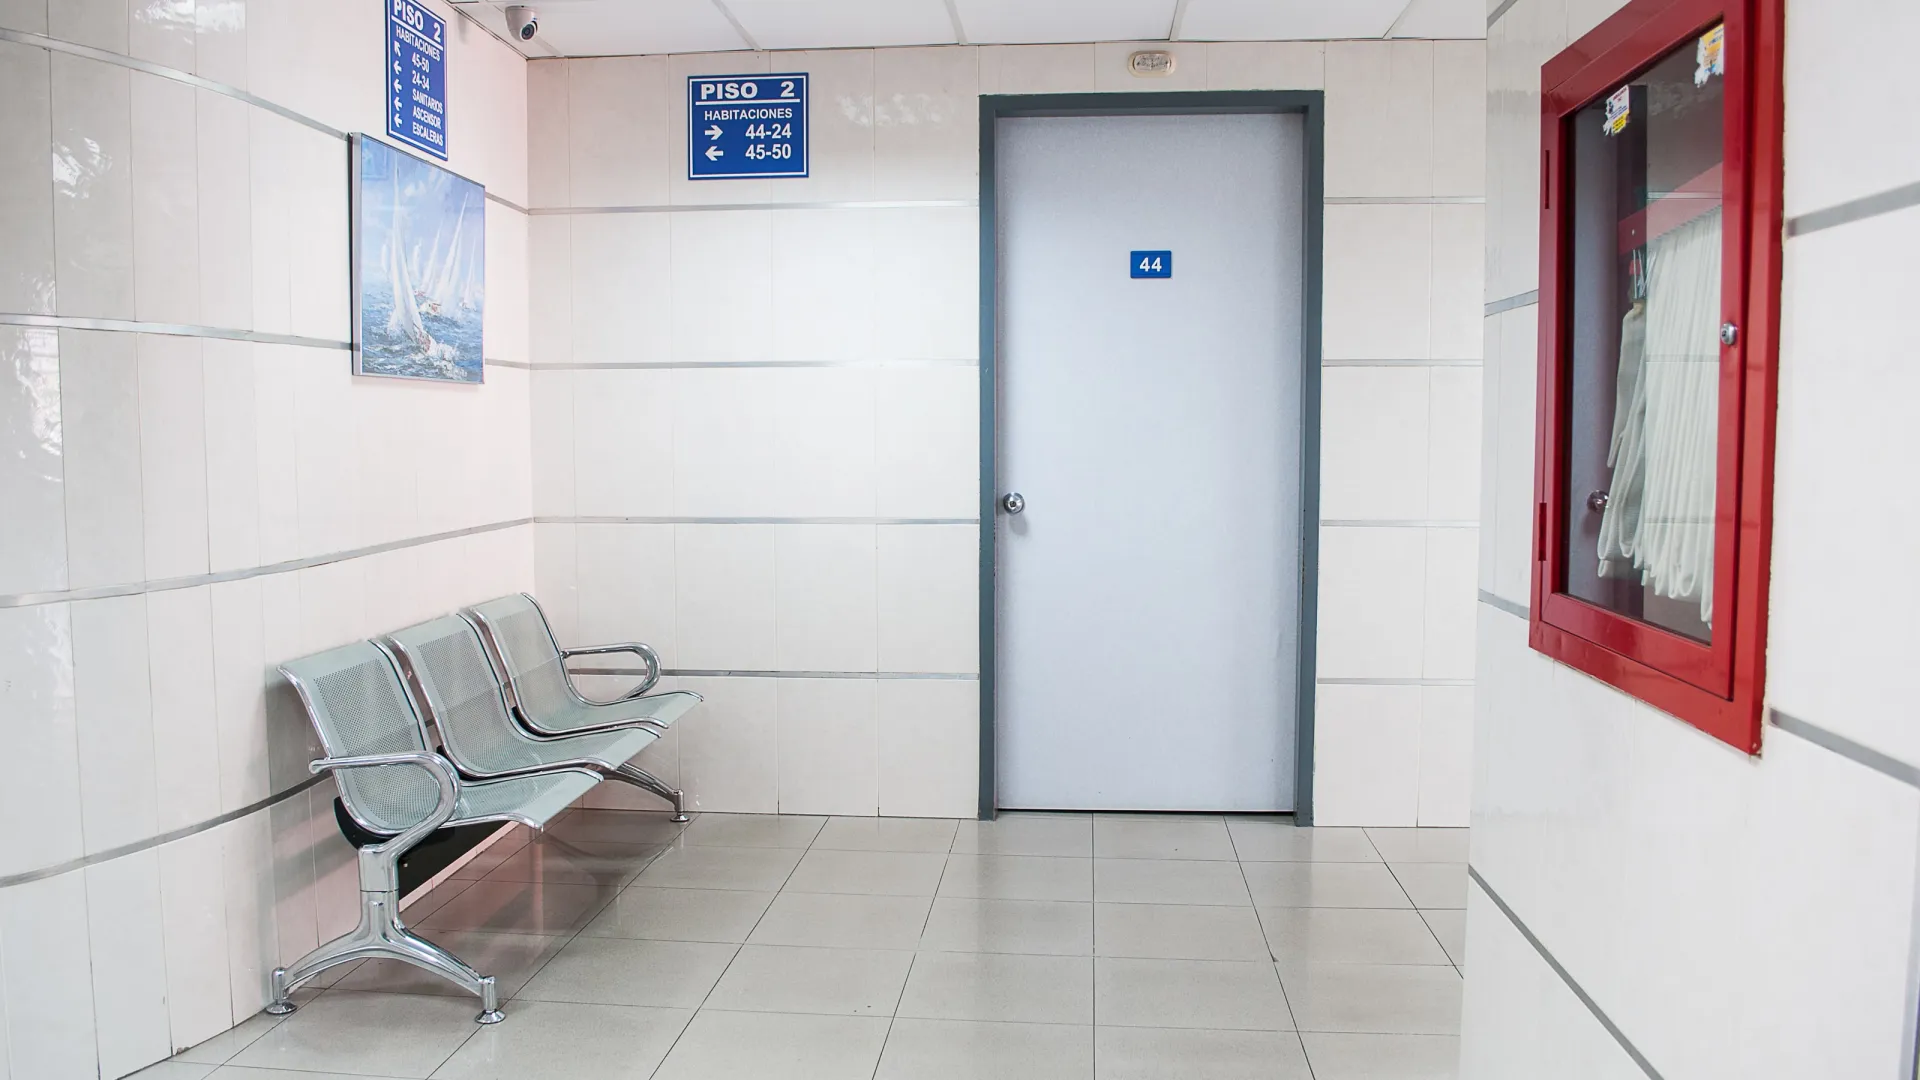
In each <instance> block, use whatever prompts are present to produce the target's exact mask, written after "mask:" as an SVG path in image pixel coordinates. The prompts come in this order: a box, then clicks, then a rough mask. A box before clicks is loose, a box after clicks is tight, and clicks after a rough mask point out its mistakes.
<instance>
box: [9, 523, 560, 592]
mask: <svg viewBox="0 0 1920 1080" xmlns="http://www.w3.org/2000/svg"><path fill="white" fill-rule="evenodd" d="M533 521H534V519H532V518H530V517H523V518H509V519H508V520H506V521H494V522H489V523H487V524H485V525H470V526H468V527H466V528H464V529H449V530H447V531H445V532H437V533H428V534H426V535H424V536H410V537H406V538H403V539H400V540H388V541H386V542H385V543H380V544H369V545H367V546H365V547H357V548H349V549H347V550H345V551H335V552H329V553H327V554H324V555H309V556H306V557H304V558H299V559H286V560H283V561H281V562H276V563H266V564H264V565H261V566H249V567H242V568H239V569H236V570H221V571H217V572H215V573H211V574H192V575H188V576H186V577H177V578H157V579H154V580H152V581H135V582H127V583H124V584H120V585H95V586H90V587H88V588H84V589H64V590H60V591H57V592H37V593H14V594H12V595H10V596H0V608H22V607H39V606H41V605H44V604H61V603H68V602H71V601H79V600H103V599H106V598H108V597H114V596H144V595H146V594H148V593H158V592H173V591H175V590H178V589H194V588H199V587H200V586H203V585H218V584H221V583H222V582H228V581H245V580H247V579H249V578H259V577H270V576H273V575H275V574H285V573H290V572H292V571H295V570H308V569H311V568H313V567H316V566H327V565H330V564H332V563H339V562H348V561H351V560H353V559H363V558H366V557H368V556H370V555H382V554H385V553H387V552H389V551H400V550H402V549H405V548H411V547H420V546H422V545H425V544H434V543H439V542H440V541H443V540H457V539H460V538H461V537H466V536H479V535H481V534H482V533H490V532H498V531H500V530H501V529H511V528H515V527H518V526H521V525H531V524H533Z"/></svg>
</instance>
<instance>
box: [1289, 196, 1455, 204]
mask: <svg viewBox="0 0 1920 1080" xmlns="http://www.w3.org/2000/svg"><path fill="white" fill-rule="evenodd" d="M1486 201H1487V197H1486V196H1484V195H1329V196H1327V197H1326V198H1325V199H1322V200H1321V202H1324V203H1326V204H1327V205H1328V206H1478V205H1480V204H1482V203H1484V202H1486Z"/></svg>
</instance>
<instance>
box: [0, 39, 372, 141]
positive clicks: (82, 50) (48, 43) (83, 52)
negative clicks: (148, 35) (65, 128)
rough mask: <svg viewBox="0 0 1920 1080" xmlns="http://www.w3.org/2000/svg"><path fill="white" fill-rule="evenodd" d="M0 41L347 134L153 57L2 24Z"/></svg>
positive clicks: (342, 135) (336, 134)
mask: <svg viewBox="0 0 1920 1080" xmlns="http://www.w3.org/2000/svg"><path fill="white" fill-rule="evenodd" d="M0 41H11V42H14V43H16V44H20V45H30V46H33V47H35V48H40V49H47V50H49V51H51V52H62V53H67V54H69V55H72V56H78V57H82V58H84V59H87V60H98V61H100V62H101V63H104V64H113V65H116V66H118V67H124V68H130V69H132V70H134V71H140V72H145V73H146V74H148V75H155V76H158V77H160V78H162V79H171V80H172V81H174V82H178V83H184V84H186V85H188V86H191V87H194V88H196V89H200V90H207V91H211V92H213V93H216V94H222V95H225V96H227V97H230V98H233V99H235V100H237V101H244V102H246V103H247V104H249V105H252V106H254V107H256V108H261V109H265V110H267V111H268V112H271V113H274V114H276V115H278V116H282V117H285V118H286V119H288V120H291V121H293V122H294V123H296V124H301V125H303V126H305V127H309V128H312V129H313V130H314V131H317V132H320V133H321V134H322V135H330V136H332V137H334V138H336V139H339V140H341V141H342V142H344V141H346V138H347V133H346V132H344V131H341V130H339V129H338V128H335V127H333V126H331V125H329V124H323V123H321V122H320V121H318V120H315V119H314V118H312V117H310V116H307V115H304V114H302V113H299V112H295V111H294V110H292V109H289V108H287V107H286V106H284V105H280V104H277V103H275V102H272V101H268V100H267V99H266V98H263V97H260V96H259V95H257V94H250V93H248V92H247V91H245V90H242V89H240V88H239V87H237V86H229V85H228V84H226V83H223V82H215V81H214V80H212V79H208V78H204V77H202V76H199V75H195V74H193V73H192V72H188V71H181V70H180V69H178V68H171V67H167V66H166V65H164V64H156V63H153V62H152V61H150V60H140V59H137V58H135V57H131V56H126V55H123V54H121V53H117V52H113V51H111V50H108V49H97V48H94V47H93V46H91V45H82V44H79V43H78V42H73V41H63V40H61V39H60V38H55V37H48V36H47V35H45V34H31V33H27V32H26V31H23V30H8V29H6V28H5V27H0Z"/></svg>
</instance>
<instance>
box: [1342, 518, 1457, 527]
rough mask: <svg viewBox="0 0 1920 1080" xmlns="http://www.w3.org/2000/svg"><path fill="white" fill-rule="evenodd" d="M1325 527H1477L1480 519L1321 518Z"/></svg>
mask: <svg viewBox="0 0 1920 1080" xmlns="http://www.w3.org/2000/svg"><path fill="white" fill-rule="evenodd" d="M1320 527H1321V528H1323V529H1477V528H1479V527H1480V523H1479V522H1478V521H1411V520H1408V521H1373V520H1365V521H1363V520H1358V519H1345V518H1342V519H1338V520H1336V519H1333V518H1322V519H1320Z"/></svg>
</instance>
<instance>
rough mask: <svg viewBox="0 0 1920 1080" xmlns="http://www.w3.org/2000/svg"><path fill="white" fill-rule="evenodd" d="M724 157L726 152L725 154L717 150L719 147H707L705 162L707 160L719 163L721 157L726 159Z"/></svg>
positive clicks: (723, 151)
mask: <svg viewBox="0 0 1920 1080" xmlns="http://www.w3.org/2000/svg"><path fill="white" fill-rule="evenodd" d="M726 156H727V152H726V151H725V150H722V149H720V148H719V147H717V146H709V147H707V160H708V161H719V160H720V159H721V158H723V157H726Z"/></svg>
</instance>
